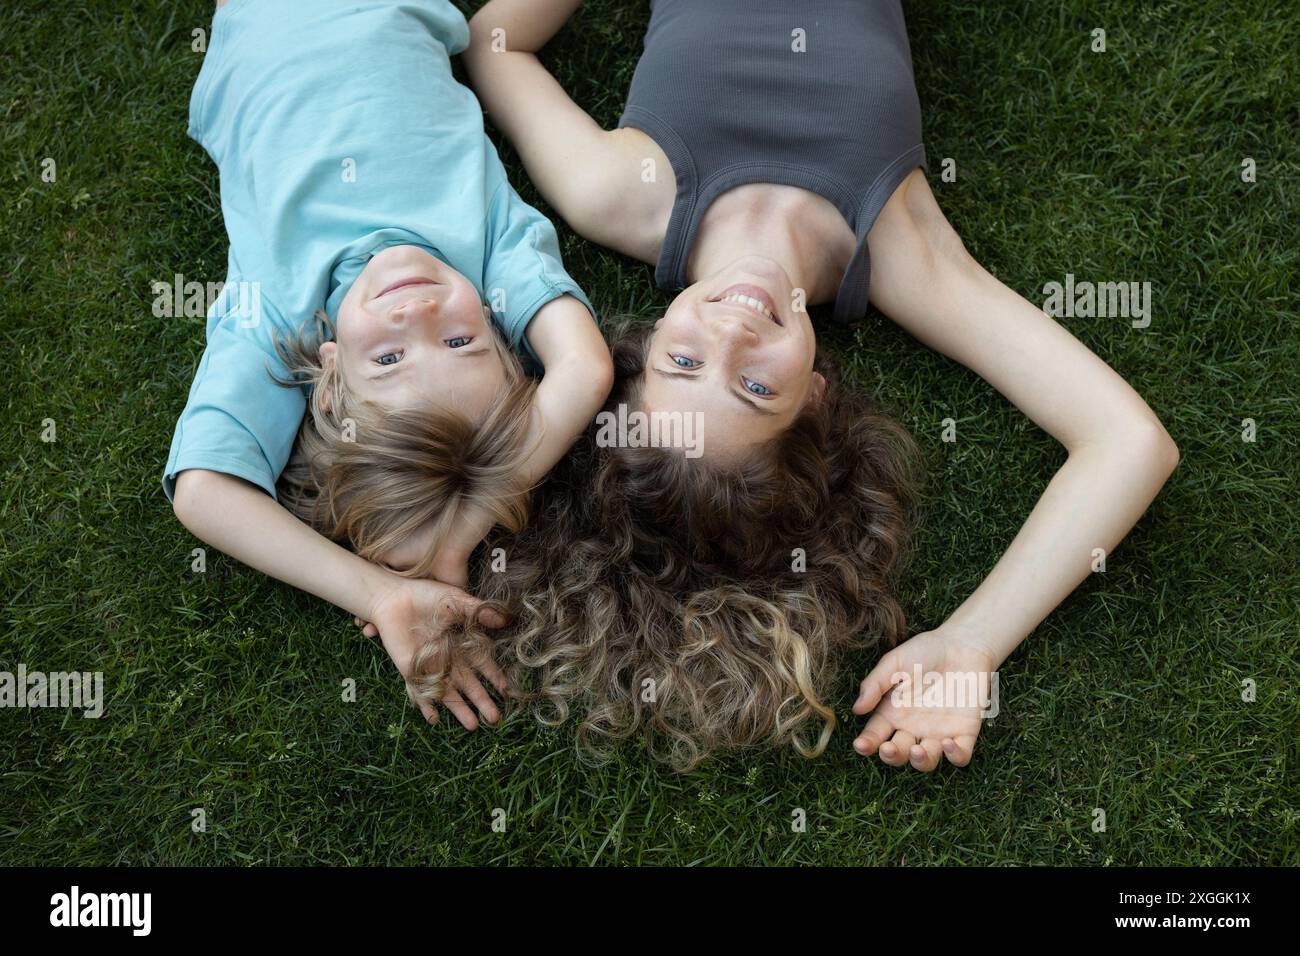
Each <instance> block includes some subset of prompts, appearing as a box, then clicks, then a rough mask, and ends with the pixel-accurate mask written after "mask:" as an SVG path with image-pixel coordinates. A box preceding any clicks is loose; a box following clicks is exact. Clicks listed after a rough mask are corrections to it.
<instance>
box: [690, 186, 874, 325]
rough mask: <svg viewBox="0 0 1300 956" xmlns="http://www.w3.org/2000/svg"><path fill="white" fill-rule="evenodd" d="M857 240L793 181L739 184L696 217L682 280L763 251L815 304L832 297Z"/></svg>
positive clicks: (825, 206)
mask: <svg viewBox="0 0 1300 956" xmlns="http://www.w3.org/2000/svg"><path fill="white" fill-rule="evenodd" d="M856 245H857V242H856V239H855V237H854V235H853V231H852V230H851V229H849V224H848V223H847V222H845V221H844V217H843V216H841V215H840V212H839V210H838V209H836V208H835V207H834V206H833V205H832V204H831V203H830V202H828V201H827V200H826V199H823V198H822V197H821V196H818V195H816V194H815V193H811V192H809V191H807V190H805V189H798V188H796V187H793V186H776V185H772V184H768V183H755V184H753V185H748V186H738V187H737V188H735V189H730V190H728V191H727V192H725V193H723V194H722V195H721V196H719V197H718V198H717V199H715V200H714V201H713V202H712V203H711V204H710V206H709V208H708V210H706V211H705V213H704V217H703V218H702V219H701V220H700V225H699V228H698V230H697V231H696V234H695V241H694V242H693V243H692V244H691V252H690V256H689V258H688V259H687V263H686V281H687V282H688V283H694V282H696V281H698V280H699V279H700V278H702V277H704V276H710V275H713V274H714V273H716V272H718V271H719V270H721V269H724V268H726V267H727V266H728V265H730V264H731V263H733V262H735V261H736V260H737V259H739V258H741V257H742V256H747V255H759V256H765V257H767V258H769V259H771V260H773V261H774V262H778V263H780V264H781V266H782V268H784V269H785V271H786V274H787V275H789V276H790V281H791V282H793V283H794V286H795V288H797V289H803V290H804V293H805V296H806V300H807V303H808V304H809V305H815V304H817V303H820V302H829V301H831V300H833V299H834V298H835V294H836V292H837V291H838V290H839V285H840V280H841V279H842V278H843V276H844V272H845V270H846V269H847V268H848V265H849V259H850V258H852V256H853V252H854V250H855V248H856Z"/></svg>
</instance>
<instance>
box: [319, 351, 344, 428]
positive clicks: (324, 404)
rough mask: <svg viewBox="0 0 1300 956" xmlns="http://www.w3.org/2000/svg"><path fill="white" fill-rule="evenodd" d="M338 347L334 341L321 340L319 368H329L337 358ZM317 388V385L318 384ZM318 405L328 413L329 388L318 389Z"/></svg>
mask: <svg viewBox="0 0 1300 956" xmlns="http://www.w3.org/2000/svg"><path fill="white" fill-rule="evenodd" d="M338 352H339V347H338V345H337V344H336V343H334V342H322V343H321V347H320V353H319V354H320V364H321V368H330V367H331V366H333V364H334V363H335V362H336V361H337V360H338ZM318 388H319V386H318ZM320 407H321V410H322V411H324V412H325V414H326V415H328V414H329V413H330V392H329V389H327V388H325V389H320Z"/></svg>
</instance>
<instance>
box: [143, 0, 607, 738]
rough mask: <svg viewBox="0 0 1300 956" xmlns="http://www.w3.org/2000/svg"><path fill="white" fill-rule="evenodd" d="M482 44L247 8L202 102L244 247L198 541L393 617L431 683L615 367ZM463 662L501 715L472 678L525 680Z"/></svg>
mask: <svg viewBox="0 0 1300 956" xmlns="http://www.w3.org/2000/svg"><path fill="white" fill-rule="evenodd" d="M468 40H469V31H468V26H467V24H466V22H465V19H464V17H463V16H462V15H461V14H460V13H459V12H458V11H457V10H456V9H455V8H454V7H453V6H452V5H451V4H450V3H449V2H447V0H421V2H405V3H401V4H399V3H395V2H391V0H315V2H313V3H310V4H302V3H296V2H292V0H231V2H229V3H227V4H226V5H224V6H221V7H219V8H218V10H217V13H216V15H215V17H214V19H213V23H212V40H211V43H210V45H209V49H208V52H207V57H206V60H205V61H204V64H203V68H202V70H201V72H200V74H199V78H198V81H197V82H196V83H195V86H194V91H193V94H192V97H191V100H190V127H189V132H190V135H191V136H192V137H193V138H194V139H196V140H197V141H198V142H199V143H201V144H202V145H203V147H204V148H205V149H206V150H207V152H208V154H209V155H210V156H211V157H212V159H213V161H214V162H216V164H217V166H218V167H219V169H220V171H221V207H222V214H223V217H224V219H225V223H226V229H227V232H228V233H229V238H230V252H229V263H228V270H227V278H226V287H225V291H223V294H222V295H221V296H219V297H218V299H217V301H216V302H215V303H214V304H213V305H212V307H211V309H210V311H209V314H208V320H207V348H206V350H205V352H204V354H203V358H202V360H201V361H200V363H199V367H198V371H197V372H196V374H195V377H194V383H193V385H192V386H191V388H190V395H189V401H188V403H187V404H186V407H185V410H184V412H183V413H182V414H181V417H180V420H179V422H178V423H177V426H176V432H175V436H174V438H173V440H172V447H171V453H170V456H169V458H168V462H167V468H166V471H165V473H164V477H163V485H164V489H165V491H166V493H167V495H168V497H169V498H170V499H171V500H172V503H173V506H174V509H175V511H176V514H177V516H178V517H179V518H180V520H181V522H182V523H183V524H184V525H185V526H186V527H187V528H188V529H189V530H190V531H191V532H193V533H194V534H195V535H197V536H198V537H199V538H201V539H203V540H204V541H206V542H208V543H209V544H211V545H213V546H215V547H217V548H220V549H221V550H223V551H225V552H226V553H228V554H230V555H232V556H233V557H235V558H238V559H239V560H240V561H243V562H244V563H246V564H248V565H250V566H252V567H254V568H257V569H259V570H261V571H263V572H265V573H267V574H270V575H272V576H273V577H276V578H278V579H280V580H281V581H284V582H286V583H289V584H292V585H294V586H296V587H299V588H302V589H304V590H306V591H309V592H311V593H312V594H316V595H318V596H320V597H322V598H324V599H326V600H328V601H331V602H332V603H334V604H336V605H338V606H339V607H342V608H345V609H346V610H348V611H350V612H352V614H353V615H355V616H356V617H358V618H361V619H363V620H365V621H368V622H371V623H372V624H373V625H374V628H375V629H377V630H378V633H379V635H380V637H381V639H382V641H383V643H384V647H385V648H386V650H387V651H388V653H389V655H390V656H391V657H392V659H393V661H394V663H395V664H396V665H397V667H398V670H399V671H401V673H402V674H403V676H404V677H407V678H410V676H411V673H412V670H411V669H412V664H413V658H414V657H415V655H416V652H417V651H418V650H419V649H420V648H421V646H422V645H423V644H425V642H426V641H429V640H431V639H435V638H437V637H439V636H440V635H441V633H442V631H443V630H444V629H445V628H447V627H448V626H449V625H451V624H453V623H455V622H456V621H457V620H458V619H460V618H463V617H464V616H466V615H476V614H478V612H479V605H478V602H476V601H475V600H473V599H472V598H471V597H470V596H469V595H467V594H465V593H464V592H462V591H461V590H460V589H459V587H456V586H454V585H462V586H463V585H464V583H465V580H466V574H465V563H466V560H467V558H468V555H469V553H470V552H471V551H472V550H473V548H474V547H475V545H476V544H477V543H478V541H479V539H480V538H481V537H482V536H483V535H484V534H485V533H486V532H487V531H488V530H489V529H490V528H491V527H492V525H493V524H495V523H497V522H503V523H505V524H506V525H507V526H509V527H516V528H517V527H519V526H520V525H522V523H523V521H524V520H525V518H526V504H525V497H524V496H525V495H526V492H527V491H528V489H529V488H530V487H531V486H532V485H533V484H534V483H536V482H537V481H538V480H540V479H541V477H543V476H544V475H545V474H546V472H547V471H549V470H550V468H551V466H553V465H554V464H555V462H556V461H557V460H558V459H559V457H560V456H561V455H562V454H563V453H564V452H565V450H566V449H567V448H568V446H569V445H570V444H571V443H572V441H573V440H574V438H575V437H576V436H577V435H578V434H579V433H581V432H582V430H583V429H584V428H585V426H586V425H587V424H588V423H589V422H590V420H591V418H592V416H593V415H594V414H595V412H596V410H597V409H598V408H599V407H600V405H601V403H602V402H603V400H604V399H605V397H606V395H607V393H608V391H609V388H610V384H611V380H612V367H611V361H610V356H609V353H608V350H607V349H606V347H605V345H604V343H603V341H602V339H601V337H600V334H599V331H598V330H597V328H596V325H595V323H594V321H593V316H592V312H591V307H590V304H589V303H588V301H587V299H586V297H585V296H584V295H583V293H582V291H581V290H580V289H579V288H578V287H577V285H576V284H575V283H574V282H573V280H572V279H570V278H569V276H568V275H566V274H565V272H564V269H563V267H562V265H561V262H560V257H559V251H558V243H557V239H556V235H555V231H554V229H553V227H552V226H551V224H550V223H549V222H548V221H547V220H546V219H545V218H544V217H543V216H541V215H540V214H539V213H538V212H537V211H536V210H534V209H532V208H531V207H530V206H528V205H527V204H525V203H524V202H523V201H522V200H521V199H520V197H519V196H518V195H517V194H516V193H515V191H514V190H513V189H512V188H511V187H510V185H509V183H508V182H507V181H506V176H505V171H504V169H503V168H502V165H501V162H500V160H499V158H498V157H497V155H496V152H495V150H494V149H493V147H492V145H491V143H490V142H489V140H488V139H487V138H486V136H485V134H484V131H483V123H482V113H481V110H480V107H479V104H478V101H477V100H476V99H475V97H474V95H473V93H471V92H470V91H469V90H468V89H466V88H465V87H464V86H462V85H460V84H459V83H457V82H456V80H455V79H454V78H453V76H452V72H451V59H450V58H451V56H453V55H454V54H456V53H459V52H460V51H461V50H462V49H464V48H465V46H466V44H467V43H468ZM313 316H317V317H318V321H317V322H316V323H315V324H313V322H312V318H313ZM498 327H499V330H498ZM327 339H328V340H327ZM516 352H517V353H519V355H521V356H522V358H523V361H524V362H526V363H527V364H529V365H532V366H540V367H541V368H543V369H544V375H543V376H542V378H541V381H540V383H538V384H535V385H534V384H533V383H532V382H530V381H529V380H528V379H527V378H526V377H525V376H524V374H523V368H522V366H521V363H520V361H519V359H517V358H516V357H515V354H513V353H516ZM285 383H289V385H290V387H285ZM304 413H306V420H305V421H304ZM300 426H301V428H300ZM295 437H297V438H298V446H297V452H296V454H295V456H294V465H293V467H292V468H290V469H289V470H288V471H287V472H286V473H285V475H284V477H283V479H282V480H281V481H280V490H281V494H282V501H283V505H282V504H281V503H277V499H276V492H277V479H280V478H281V472H282V471H283V470H284V469H285V466H286V463H287V462H288V461H289V458H290V453H291V451H292V450H293V449H294V445H295ZM286 506H287V507H286ZM287 508H288V509H292V512H293V513H291V511H290V510H287ZM316 529H318V530H316ZM320 531H323V532H325V534H321V533H319V532H320ZM330 538H334V539H336V540H339V541H347V542H350V543H351V544H352V545H353V547H354V549H355V552H350V551H348V550H346V549H345V548H343V547H340V546H339V544H336V543H334V542H332V541H331V540H329V539H330ZM367 559H369V560H367ZM384 565H387V566H384ZM394 569H401V570H402V571H403V572H405V574H399V573H395V571H394ZM429 574H432V575H434V576H435V577H438V578H439V579H440V580H436V581H435V580H431V579H429V578H428V577H427V575H429ZM483 617H484V619H483V620H482V621H481V623H484V624H487V625H488V626H492V625H493V624H498V623H500V622H499V619H495V618H493V616H492V615H490V614H487V615H484V616H483ZM444 664H445V665H446V666H445V667H444V670H448V669H449V673H447V675H446V676H447V684H448V686H445V687H444V688H443V689H442V692H441V696H442V698H443V701H442V702H443V703H444V704H445V705H447V706H448V708H449V709H450V710H451V711H452V712H453V713H454V714H455V715H456V716H457V717H458V719H460V720H461V722H462V723H463V724H464V725H465V726H466V727H468V728H470V729H473V728H474V727H475V726H477V722H478V718H477V717H476V715H475V714H474V712H473V711H472V710H471V709H470V707H469V706H468V704H472V705H473V706H474V708H476V709H477V711H478V714H479V715H480V716H482V717H483V719H486V720H488V721H489V722H492V721H495V720H496V719H497V716H498V711H497V709H496V707H495V705H494V704H493V702H492V700H491V698H490V697H489V696H488V694H487V692H486V691H485V690H484V688H483V687H482V686H481V684H480V683H479V681H478V679H477V678H476V677H475V674H474V670H475V669H477V670H478V673H479V674H482V675H483V676H486V677H488V678H489V679H491V681H492V682H493V683H495V684H496V686H497V688H498V689H499V690H502V691H503V692H504V689H505V683H504V678H503V677H502V675H501V673H500V671H499V670H498V669H497V668H496V666H495V664H494V663H493V662H492V661H482V660H480V661H475V662H473V664H471V663H470V662H469V661H465V660H455V661H446V662H444ZM428 696H429V695H428V694H427V693H426V694H425V695H424V697H425V698H427V697H428ZM420 706H421V709H422V711H423V712H424V714H425V716H426V718H427V719H429V720H431V721H432V720H434V719H435V714H434V711H433V710H432V708H431V704H430V701H429V700H428V699H422V700H421V701H420Z"/></svg>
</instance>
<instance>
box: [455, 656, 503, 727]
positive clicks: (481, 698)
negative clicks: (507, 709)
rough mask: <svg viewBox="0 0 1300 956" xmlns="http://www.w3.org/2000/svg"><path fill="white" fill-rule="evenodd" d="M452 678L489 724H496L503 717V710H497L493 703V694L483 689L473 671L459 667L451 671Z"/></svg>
mask: <svg viewBox="0 0 1300 956" xmlns="http://www.w3.org/2000/svg"><path fill="white" fill-rule="evenodd" d="M451 680H452V683H453V684H454V685H455V686H456V688H457V689H458V690H459V691H460V692H461V694H463V695H464V696H465V697H466V698H467V699H468V700H469V702H470V703H472V704H473V705H474V707H475V708H476V709H477V710H478V712H479V716H481V717H482V718H483V719H484V720H486V721H487V722H488V723H489V724H495V723H496V722H497V721H498V720H500V719H501V712H500V711H499V710H497V705H496V704H495V703H493V701H492V698H491V696H490V695H489V694H488V692H487V691H486V690H484V689H483V685H482V684H480V683H479V682H478V678H477V677H475V676H474V673H473V672H472V671H470V670H467V669H465V668H463V667H458V668H456V669H455V670H453V671H452V672H451Z"/></svg>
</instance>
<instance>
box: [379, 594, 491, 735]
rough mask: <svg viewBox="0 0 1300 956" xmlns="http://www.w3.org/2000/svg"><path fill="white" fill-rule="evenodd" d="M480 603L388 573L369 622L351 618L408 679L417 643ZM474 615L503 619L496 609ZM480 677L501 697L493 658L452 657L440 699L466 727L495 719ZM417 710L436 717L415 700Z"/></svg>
mask: <svg viewBox="0 0 1300 956" xmlns="http://www.w3.org/2000/svg"><path fill="white" fill-rule="evenodd" d="M482 603H483V602H482V601H480V600H478V599H477V598H475V597H471V596H470V595H468V594H466V593H465V592H464V591H462V590H461V589H460V588H457V587H453V586H451V585H449V584H443V583H441V582H439V581H428V580H416V579H411V578H398V577H396V576H394V580H393V582H392V584H391V586H389V587H388V588H387V589H386V590H385V591H384V592H383V593H382V594H381V595H380V596H379V597H378V599H376V600H375V602H374V604H373V606H372V608H371V611H370V615H369V617H370V621H369V623H366V622H363V621H361V620H360V619H357V624H358V625H363V624H364V628H363V630H364V633H365V634H366V636H368V637H374V636H376V635H377V636H378V637H379V639H380V641H381V642H382V643H383V645H384V650H386V651H387V652H388V656H389V657H390V658H392V661H393V663H394V664H396V665H397V670H398V671H399V672H400V673H401V675H402V678H403V679H404V680H410V679H411V677H412V669H413V665H414V662H415V657H416V654H418V653H419V651H420V649H421V648H422V647H423V646H424V645H425V644H427V643H429V642H430V641H436V640H438V639H439V638H441V637H442V636H443V635H444V634H445V633H446V630H447V628H448V627H449V626H450V625H453V624H455V623H457V622H459V621H461V620H462V619H464V618H466V617H472V616H473V614H474V612H475V611H476V610H477V609H478V608H479V606H480V605H481V604H482ZM479 620H480V622H481V623H482V624H484V625H485V626H487V627H492V628H497V627H502V626H503V625H504V624H505V620H504V618H502V617H501V615H499V614H497V613H496V612H495V611H490V610H489V611H485V612H483V613H482V614H481V615H480V618H479ZM444 653H445V652H444ZM433 663H434V665H435V666H436V665H439V664H441V663H443V662H442V661H441V660H438V659H436V658H435V660H434V662H433ZM481 678H486V679H487V680H488V682H490V683H491V684H492V685H493V686H494V687H496V689H497V690H498V691H499V692H500V693H501V695H502V696H503V697H504V696H505V695H507V694H508V693H509V690H508V688H509V682H508V681H507V680H506V676H505V674H503V673H502V672H501V669H500V668H499V667H498V666H497V664H496V662H495V661H494V660H492V659H490V658H488V659H485V660H477V661H468V660H453V661H452V664H451V670H450V672H449V674H448V683H447V689H446V692H445V694H444V696H443V698H442V701H441V703H442V705H443V706H444V707H446V708H447V709H448V710H449V711H451V712H452V714H453V715H454V716H455V717H456V719H457V720H459V721H460V722H461V724H462V725H463V726H464V727H465V729H466V730H476V729H477V728H478V724H479V718H480V717H481V718H482V719H483V720H485V721H487V722H488V723H489V724H495V723H496V722H497V721H498V720H500V719H501V712H500V710H499V709H498V708H497V705H496V703H495V702H494V701H493V700H492V697H491V696H490V695H489V694H488V691H487V690H486V688H485V687H484V686H483V683H482V682H481ZM471 705H473V706H472V707H471ZM475 711H477V714H476V713H475ZM420 712H421V713H422V714H424V718H425V720H427V721H428V722H429V723H431V724H433V723H437V721H438V715H437V712H436V711H435V710H434V708H433V706H432V705H431V704H430V703H428V702H425V701H421V702H420Z"/></svg>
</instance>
